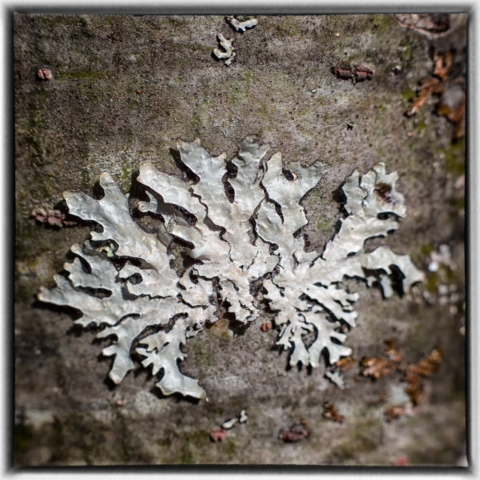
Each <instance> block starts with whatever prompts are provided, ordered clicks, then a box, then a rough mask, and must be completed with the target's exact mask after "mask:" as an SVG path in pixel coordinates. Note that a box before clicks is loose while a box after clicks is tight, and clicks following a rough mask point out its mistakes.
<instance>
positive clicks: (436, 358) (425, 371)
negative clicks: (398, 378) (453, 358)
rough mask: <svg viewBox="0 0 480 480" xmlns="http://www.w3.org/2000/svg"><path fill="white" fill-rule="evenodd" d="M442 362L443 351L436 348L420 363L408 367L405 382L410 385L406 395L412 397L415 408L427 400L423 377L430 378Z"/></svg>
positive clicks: (406, 388) (406, 389)
mask: <svg viewBox="0 0 480 480" xmlns="http://www.w3.org/2000/svg"><path fill="white" fill-rule="evenodd" d="M441 361H442V351H441V349H439V348H435V349H434V350H432V351H431V352H430V353H429V354H428V355H427V356H425V357H423V358H422V359H421V360H420V361H419V362H418V363H414V364H412V365H409V366H408V367H407V370H406V373H405V378H404V381H405V382H407V384H408V385H407V386H406V387H405V393H406V394H407V395H408V396H409V397H410V399H411V400H412V403H413V404H414V405H415V406H417V405H420V404H421V403H423V402H424V400H425V390H424V386H423V378H422V377H429V376H430V375H432V374H433V373H434V372H436V371H437V369H438V367H439V365H440V363H441Z"/></svg>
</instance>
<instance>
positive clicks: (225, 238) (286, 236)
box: [39, 136, 423, 398]
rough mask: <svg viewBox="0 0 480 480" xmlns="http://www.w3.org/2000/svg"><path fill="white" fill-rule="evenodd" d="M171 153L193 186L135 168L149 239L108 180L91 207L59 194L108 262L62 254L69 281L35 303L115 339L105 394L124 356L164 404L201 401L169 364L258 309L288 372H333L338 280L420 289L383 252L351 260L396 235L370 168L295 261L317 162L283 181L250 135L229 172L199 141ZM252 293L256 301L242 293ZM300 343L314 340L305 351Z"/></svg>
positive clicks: (346, 299) (320, 169)
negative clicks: (317, 243)
mask: <svg viewBox="0 0 480 480" xmlns="http://www.w3.org/2000/svg"><path fill="white" fill-rule="evenodd" d="M178 149H179V151H180V155H181V160H182V162H183V164H184V165H185V166H186V167H187V168H188V169H190V170H191V171H192V172H193V173H195V174H196V176H197V177H198V181H197V182H193V181H183V180H181V179H179V178H177V177H175V176H169V175H166V174H164V173H161V172H159V171H157V170H156V169H155V167H154V166H153V165H152V164H151V163H142V164H141V165H140V174H139V176H138V179H137V180H138V182H139V183H140V184H142V185H143V186H145V187H146V193H147V195H148V198H149V201H146V202H145V201H144V202H140V203H139V205H138V209H139V211H140V212H143V213H147V212H149V214H153V215H156V216H158V217H160V218H161V219H162V221H163V228H161V229H160V230H159V232H158V233H147V232H145V231H144V230H142V229H141V228H140V227H139V225H138V224H137V223H136V222H135V220H134V219H133V218H132V216H131V214H130V211H129V199H128V195H124V194H123V193H122V192H121V191H120V189H119V187H118V186H117V185H116V184H115V182H114V181H113V179H112V177H111V176H110V175H109V174H108V173H103V174H102V175H101V177H100V185H101V187H102V188H103V190H104V197H103V198H102V199H101V200H95V199H92V198H90V197H88V196H87V195H85V194H83V193H74V192H65V193H64V198H65V201H66V203H67V205H68V208H69V212H70V214H71V215H74V216H77V217H80V218H81V219H83V220H86V221H93V222H96V223H97V224H98V225H100V226H101V227H102V228H103V230H102V232H98V231H93V232H91V239H92V241H93V242H101V241H105V242H109V245H111V244H112V243H114V244H115V245H116V246H117V248H116V249H112V248H110V250H109V255H107V254H105V253H104V252H102V251H101V249H100V248H94V247H93V246H92V245H91V244H90V243H89V242H86V243H85V245H84V246H81V245H79V244H75V245H73V246H72V248H71V251H72V252H73V253H74V254H75V255H76V256H77V258H76V259H75V260H74V261H73V263H66V264H65V270H67V272H69V275H68V278H65V277H64V276H60V275H58V276H56V277H55V282H56V284H57V286H56V287H55V288H54V289H52V290H48V289H46V288H42V289H41V292H40V294H39V299H40V300H41V301H44V302H49V303H53V304H57V305H66V306H70V307H74V308H76V309H78V310H80V311H81V312H82V314H83V316H82V317H81V318H79V319H78V320H76V321H75V322H76V323H77V324H79V325H82V326H84V327H86V326H88V325H92V324H93V325H95V326H96V327H99V328H100V329H101V330H100V332H99V333H98V337H99V338H106V337H115V340H113V342H112V344H111V345H110V346H108V347H106V348H105V349H104V350H103V354H104V355H106V356H113V357H114V360H113V365H112V368H111V370H110V373H109V376H110V378H111V379H112V380H113V381H114V382H115V383H120V382H121V381H122V380H123V379H124V378H125V376H126V375H127V373H128V372H129V371H131V370H132V369H133V368H134V366H135V364H134V361H133V360H132V358H131V354H132V353H133V352H135V353H137V354H138V355H140V356H141V357H143V358H144V359H143V361H142V364H143V366H144V367H149V366H150V365H151V366H152V370H153V373H154V374H158V373H160V372H163V376H162V377H161V379H160V381H159V382H158V383H157V386H158V387H159V388H160V390H161V391H162V393H163V394H164V395H170V394H172V393H174V392H178V393H180V394H182V395H185V396H191V397H195V398H203V397H204V396H205V391H204V390H203V389H202V388H201V387H200V385H199V384H198V381H197V380H194V379H192V378H190V377H187V376H185V375H183V374H182V373H181V372H180V370H179V367H178V361H180V360H183V359H184V358H185V354H184V353H183V352H182V350H181V346H182V345H183V344H185V342H186V341H187V339H188V338H191V337H193V336H195V335H197V334H198V333H199V332H201V331H202V330H203V329H204V327H205V325H206V323H207V322H210V323H213V322H216V321H217V320H218V318H219V311H220V309H221V308H223V309H224V310H226V311H227V312H228V313H229V314H231V315H234V317H235V319H236V321H238V322H241V323H243V324H250V323H252V322H254V321H255V320H256V319H257V318H258V317H259V316H260V315H261V313H262V311H261V304H260V302H261V301H263V302H267V303H268V305H269V308H270V309H271V310H272V311H274V312H276V318H275V326H276V327H280V328H281V331H280V334H279V338H278V340H277V345H279V346H281V347H283V348H285V349H290V350H291V356H290V365H296V364H297V363H302V364H305V365H311V366H312V367H318V366H319V361H320V355H321V353H322V351H324V350H326V352H327V353H328V356H329V361H330V363H331V364H333V363H335V362H337V361H338V360H339V359H340V358H341V357H343V356H348V355H350V354H351V349H350V348H348V347H347V346H344V345H341V343H342V342H344V340H345V338H346V335H345V333H343V332H341V331H339V329H340V327H341V325H342V323H345V324H347V325H349V326H350V327H354V326H355V319H356V317H357V313H356V312H355V311H354V309H353V303H354V302H355V301H356V300H357V299H358V294H356V293H350V292H348V291H347V290H346V289H345V288H343V287H342V286H341V284H342V281H343V279H344V278H345V277H359V278H363V279H366V280H367V282H368V284H369V285H370V284H371V283H372V281H373V280H374V279H377V280H378V281H379V283H380V284H381V286H382V288H383V289H384V292H385V296H389V295H390V294H391V293H392V289H391V275H393V274H394V273H398V271H400V272H401V273H402V275H403V280H402V285H403V289H404V290H408V289H409V288H410V286H411V285H412V284H413V283H415V282H417V281H421V280H422V279H423V274H422V273H421V272H420V271H419V270H417V269H416V268H415V266H414V265H413V263H412V262H411V260H410V258H409V257H408V256H407V255H397V254H395V253H393V252H392V251H391V250H390V249H389V248H388V247H379V248H377V249H376V250H374V251H372V252H368V253H367V252H366V251H365V250H364V243H365V241H366V240H367V239H368V238H370V237H374V236H375V237H377V236H385V235H387V233H388V232H390V231H392V230H395V229H396V228H397V226H398V221H397V220H398V218H399V217H403V216H404V215H405V212H406V208H405V206H404V200H403V197H402V195H401V194H400V193H399V192H397V191H396V189H395V181H396V179H397V175H396V173H391V174H387V173H386V172H385V167H384V165H383V164H381V163H380V164H377V165H375V166H374V167H373V169H372V170H370V171H369V172H368V173H366V174H364V175H363V176H360V173H359V172H358V171H357V170H355V171H354V172H353V173H352V174H351V175H350V176H349V177H348V178H347V179H346V182H345V185H344V186H343V191H344V193H345V195H346V198H347V203H346V205H345V209H346V211H347V213H348V216H347V217H346V218H345V219H344V220H342V221H341V228H340V230H339V231H338V233H337V234H336V235H335V237H334V238H333V239H332V240H331V241H330V242H328V244H327V245H326V247H325V249H324V251H323V253H319V252H314V251H313V252H306V250H305V243H304V239H303V237H302V236H298V235H296V233H297V232H298V231H299V229H300V228H301V227H303V226H304V225H306V224H307V218H306V215H305V212H304V209H303V207H302V206H301V204H300V201H301V199H302V197H303V196H304V195H305V194H306V193H307V192H308V191H309V190H311V189H312V188H313V187H315V186H316V185H317V184H318V182H319V180H320V179H321V178H322V176H323V175H324V174H325V173H326V171H327V170H328V168H327V167H326V166H325V165H324V164H321V163H316V164H314V165H312V166H310V167H302V166H301V165H298V164H297V165H293V166H291V168H290V174H289V175H288V178H287V177H286V176H285V174H284V169H283V168H282V167H283V166H282V159H281V155H280V153H276V154H275V155H273V156H272V157H271V158H270V160H268V161H267V160H266V158H265V155H266V153H267V150H268V145H260V144H259V142H258V140H257V138H256V137H255V136H249V137H247V138H246V139H245V140H243V141H242V142H241V143H240V146H239V152H238V155H237V156H236V157H235V158H234V159H233V160H231V161H230V162H227V160H226V158H225V155H224V154H222V155H220V156H218V157H211V156H210V155H209V154H208V153H207V152H206V151H205V150H204V149H203V148H202V147H201V145H200V141H199V140H198V139H197V140H196V141H194V142H192V143H187V142H179V144H178ZM229 172H230V173H229ZM231 172H234V173H231ZM172 241H178V242H180V243H181V244H182V245H183V249H184V255H186V256H187V257H188V258H189V261H190V266H189V267H188V268H187V269H186V271H185V272H183V273H180V272H178V271H177V270H176V269H175V268H174V267H173V266H172V263H171V260H172V259H173V256H172V254H171V253H169V250H168V247H169V245H170V243H171V242H172ZM259 282H260V283H261V284H262V285H263V299H260V298H259V297H258V296H256V295H255V291H257V292H258V291H259V289H258V284H259ZM253 285H257V288H256V289H254V288H252V286H253ZM309 332H314V333H315V340H314V341H313V343H311V344H310V345H309V346H308V347H307V346H306V344H305V335H306V334H308V333H309Z"/></svg>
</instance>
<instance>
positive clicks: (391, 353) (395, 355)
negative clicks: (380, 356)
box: [384, 340, 402, 362]
mask: <svg viewBox="0 0 480 480" xmlns="http://www.w3.org/2000/svg"><path fill="white" fill-rule="evenodd" d="M384 343H385V351H384V353H385V356H386V357H388V358H389V359H390V360H392V361H393V362H401V361H402V355H401V354H400V352H399V351H398V350H397V349H396V348H395V347H394V345H393V340H385V342H384Z"/></svg>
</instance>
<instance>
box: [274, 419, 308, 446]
mask: <svg viewBox="0 0 480 480" xmlns="http://www.w3.org/2000/svg"><path fill="white" fill-rule="evenodd" d="M311 433H312V431H311V429H310V427H309V426H308V424H307V421H306V420H305V419H304V418H302V419H301V420H300V422H299V423H294V424H293V425H292V426H291V427H290V428H289V429H287V428H286V429H283V430H281V431H280V433H279V434H278V438H279V439H281V440H283V441H284V442H298V441H299V440H303V439H304V438H308V437H309V436H310V434H311Z"/></svg>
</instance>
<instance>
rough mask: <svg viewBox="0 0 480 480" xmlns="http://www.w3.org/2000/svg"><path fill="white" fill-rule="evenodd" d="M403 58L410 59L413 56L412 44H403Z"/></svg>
mask: <svg viewBox="0 0 480 480" xmlns="http://www.w3.org/2000/svg"><path fill="white" fill-rule="evenodd" d="M402 58H403V59H404V60H410V59H411V58H412V46H411V45H410V44H407V45H403V46H402Z"/></svg>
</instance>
